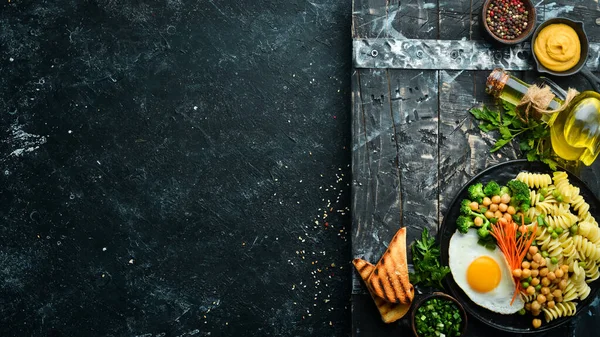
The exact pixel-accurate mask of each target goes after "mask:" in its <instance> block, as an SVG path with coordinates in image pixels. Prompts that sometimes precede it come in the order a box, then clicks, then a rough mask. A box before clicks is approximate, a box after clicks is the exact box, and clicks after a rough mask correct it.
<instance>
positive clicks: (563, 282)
mask: <svg viewBox="0 0 600 337" xmlns="http://www.w3.org/2000/svg"><path fill="white" fill-rule="evenodd" d="M567 283H568V281H567V280H560V282H559V283H558V288H559V289H560V290H565V288H566V287H567Z"/></svg>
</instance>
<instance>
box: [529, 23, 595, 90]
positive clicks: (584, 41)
mask: <svg viewBox="0 0 600 337" xmlns="http://www.w3.org/2000/svg"><path fill="white" fill-rule="evenodd" d="M555 23H563V24H565V25H568V26H569V27H571V28H573V29H574V30H575V32H576V33H577V36H578V37H579V43H580V44H581V57H580V58H579V62H577V64H576V65H574V66H573V68H571V69H569V70H566V71H562V72H559V71H553V70H550V69H548V68H546V67H544V66H543V65H542V64H541V63H540V61H538V58H537V56H536V55H535V52H534V51H533V46H534V44H535V39H536V38H537V36H538V34H539V33H540V31H541V30H542V29H544V27H546V26H548V25H551V24H555ZM531 41H532V43H531V54H532V55H533V59H534V60H535V64H536V68H537V71H538V72H540V73H547V74H550V75H554V76H570V75H573V74H576V73H578V72H581V74H582V75H583V76H585V78H586V79H587V80H588V81H590V83H591V84H592V86H593V87H594V90H596V91H600V79H599V78H598V77H596V76H595V75H594V74H592V72H591V71H590V70H588V69H587V68H585V67H584V66H585V62H586V61H587V59H588V51H589V41H588V38H587V34H586V33H585V29H584V27H583V22H581V21H573V20H569V19H566V18H553V19H549V20H546V21H544V22H543V23H542V24H541V25H539V26H538V27H537V28H536V30H535V32H534V33H533V37H532V39H531Z"/></svg>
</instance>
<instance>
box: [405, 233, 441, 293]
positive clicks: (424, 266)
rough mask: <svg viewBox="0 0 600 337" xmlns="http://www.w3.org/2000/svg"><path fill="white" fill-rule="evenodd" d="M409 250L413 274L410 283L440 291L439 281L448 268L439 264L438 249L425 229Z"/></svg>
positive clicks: (433, 238)
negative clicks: (437, 288) (436, 288)
mask: <svg viewBox="0 0 600 337" xmlns="http://www.w3.org/2000/svg"><path fill="white" fill-rule="evenodd" d="M411 250H412V260H413V266H414V268H415V272H414V273H410V282H411V283H412V284H413V285H416V284H422V285H424V286H427V287H439V288H440V289H442V288H443V286H442V282H441V281H442V279H443V278H444V276H446V274H448V273H449V272H450V268H448V267H446V266H444V267H442V265H441V264H440V247H439V246H437V245H436V244H435V237H430V236H429V231H428V230H427V228H425V229H423V233H422V234H421V240H415V242H414V244H413V245H412V247H411Z"/></svg>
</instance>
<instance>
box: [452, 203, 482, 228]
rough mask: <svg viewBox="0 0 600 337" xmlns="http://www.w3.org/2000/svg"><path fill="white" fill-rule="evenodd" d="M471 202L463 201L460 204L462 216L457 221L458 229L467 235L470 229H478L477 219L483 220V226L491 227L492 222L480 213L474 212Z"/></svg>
mask: <svg viewBox="0 0 600 337" xmlns="http://www.w3.org/2000/svg"><path fill="white" fill-rule="evenodd" d="M470 204H471V200H469V199H463V201H462V202H461V203H460V214H461V215H460V216H459V217H458V219H456V227H457V228H458V230H459V231H460V232H461V233H466V232H467V231H468V230H469V228H471V227H476V225H475V218H476V217H478V218H481V219H482V220H483V226H489V224H490V221H489V220H488V219H487V218H486V217H485V216H484V215H483V214H481V213H479V212H480V211H479V210H477V211H473V210H472V209H471V205H470Z"/></svg>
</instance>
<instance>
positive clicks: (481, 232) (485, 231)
mask: <svg viewBox="0 0 600 337" xmlns="http://www.w3.org/2000/svg"><path fill="white" fill-rule="evenodd" d="M477 235H479V237H480V238H482V239H485V238H487V237H488V235H490V230H489V228H486V227H484V226H481V227H480V228H479V229H478V230H477Z"/></svg>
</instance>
